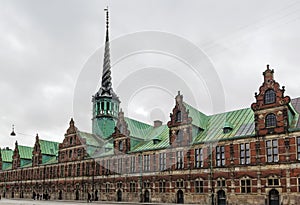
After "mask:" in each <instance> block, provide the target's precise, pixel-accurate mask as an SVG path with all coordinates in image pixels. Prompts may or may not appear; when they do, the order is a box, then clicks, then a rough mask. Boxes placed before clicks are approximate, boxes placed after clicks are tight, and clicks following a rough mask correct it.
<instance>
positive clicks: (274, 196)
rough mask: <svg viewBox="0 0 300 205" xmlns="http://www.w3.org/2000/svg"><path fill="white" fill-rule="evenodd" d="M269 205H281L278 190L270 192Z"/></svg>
mask: <svg viewBox="0 0 300 205" xmlns="http://www.w3.org/2000/svg"><path fill="white" fill-rule="evenodd" d="M269 204H270V205H279V192H278V191H277V190H276V189H272V190H271V191H270V192H269Z"/></svg>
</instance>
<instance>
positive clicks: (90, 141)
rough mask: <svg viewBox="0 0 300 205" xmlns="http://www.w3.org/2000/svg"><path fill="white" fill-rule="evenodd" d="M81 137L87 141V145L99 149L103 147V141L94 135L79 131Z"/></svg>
mask: <svg viewBox="0 0 300 205" xmlns="http://www.w3.org/2000/svg"><path fill="white" fill-rule="evenodd" d="M78 134H79V136H80V137H81V138H82V139H85V140H86V144H87V145H91V146H95V147H99V146H102V145H103V140H102V139H101V138H99V137H97V136H96V135H94V134H91V133H87V132H81V131H78Z"/></svg>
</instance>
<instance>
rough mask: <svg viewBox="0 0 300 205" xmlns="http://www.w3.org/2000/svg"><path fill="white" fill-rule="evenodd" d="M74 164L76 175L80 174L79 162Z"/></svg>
mask: <svg viewBox="0 0 300 205" xmlns="http://www.w3.org/2000/svg"><path fill="white" fill-rule="evenodd" d="M76 166H77V168H76V175H77V176H80V164H77V165H76Z"/></svg>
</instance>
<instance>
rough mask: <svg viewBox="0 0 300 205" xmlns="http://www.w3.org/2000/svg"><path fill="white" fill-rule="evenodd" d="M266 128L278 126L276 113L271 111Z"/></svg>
mask: <svg viewBox="0 0 300 205" xmlns="http://www.w3.org/2000/svg"><path fill="white" fill-rule="evenodd" d="M265 123H266V128H269V127H276V116H275V114H273V113H271V114H268V115H267V116H266V121H265Z"/></svg>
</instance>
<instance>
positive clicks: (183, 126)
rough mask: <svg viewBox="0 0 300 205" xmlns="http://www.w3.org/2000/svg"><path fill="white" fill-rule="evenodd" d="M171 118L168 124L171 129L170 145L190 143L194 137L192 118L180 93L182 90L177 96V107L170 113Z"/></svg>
mask: <svg viewBox="0 0 300 205" xmlns="http://www.w3.org/2000/svg"><path fill="white" fill-rule="evenodd" d="M170 118H171V119H170V121H169V122H168V124H167V125H168V127H169V129H170V133H169V143H170V145H172V146H177V145H178V146H185V145H188V144H189V143H190V142H191V139H192V138H191V137H192V118H191V117H189V110H187V109H186V107H185V105H184V103H183V96H182V95H180V92H178V95H177V96H176V97H175V107H174V108H173V111H172V113H170Z"/></svg>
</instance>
